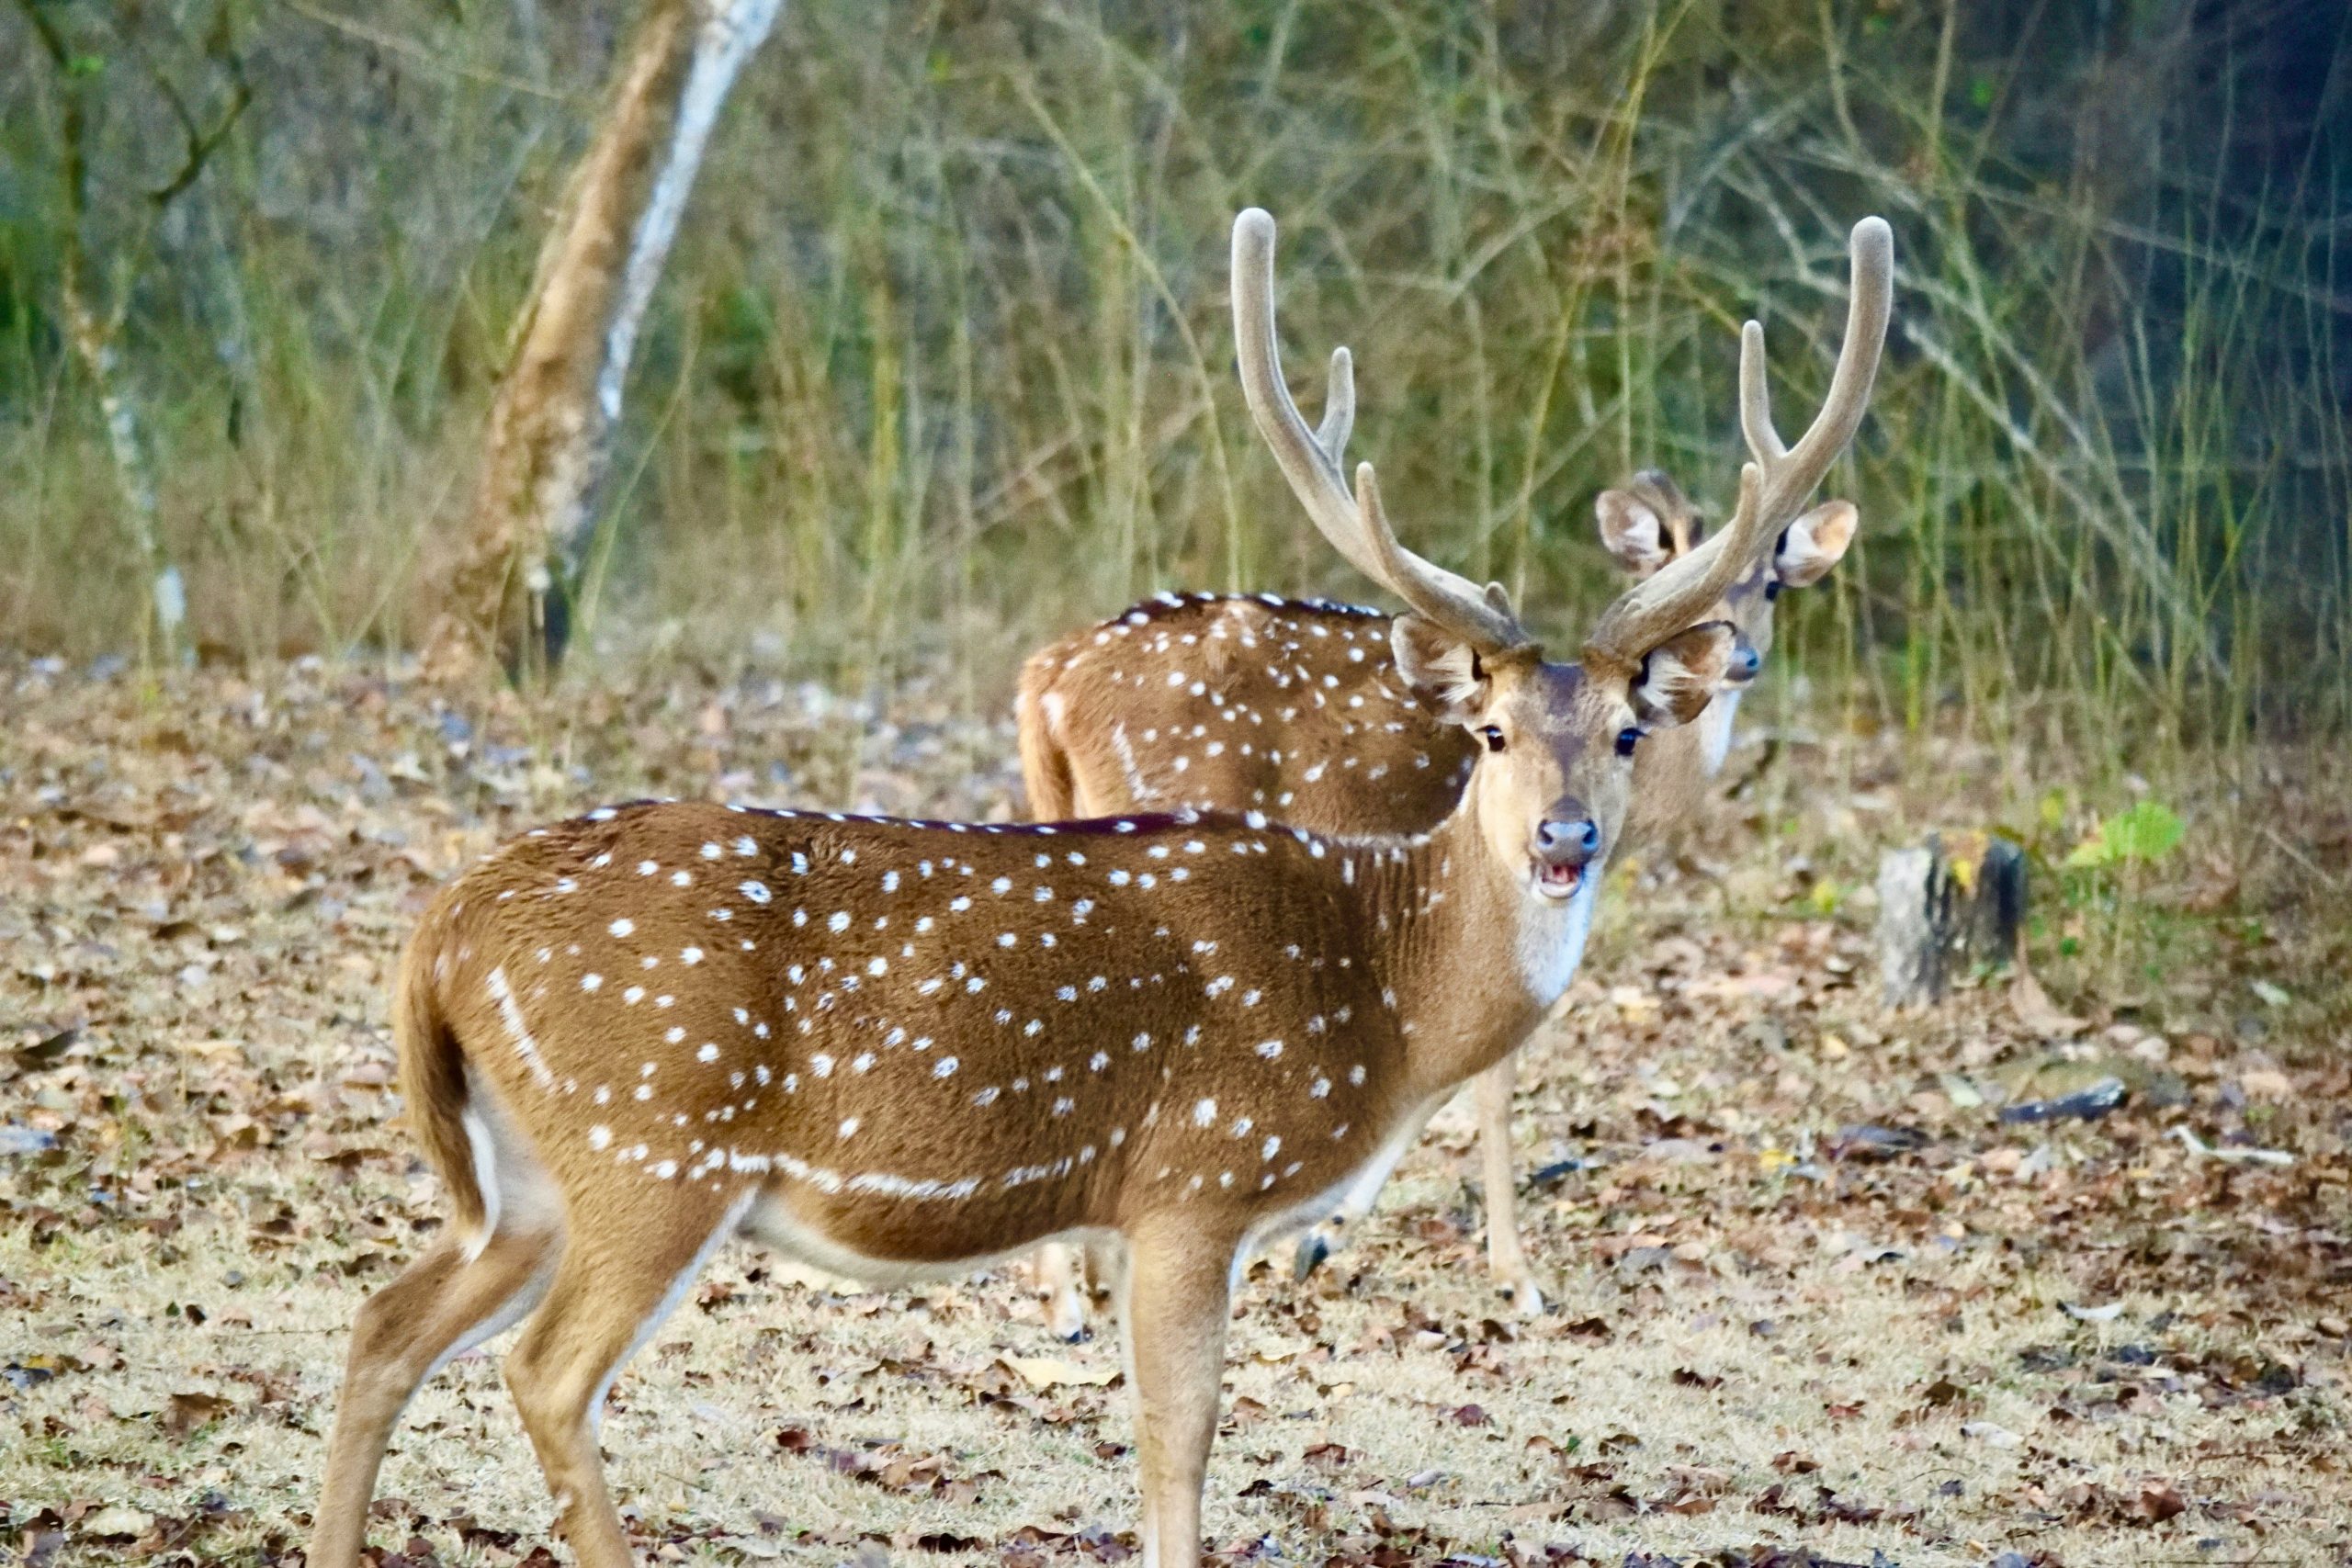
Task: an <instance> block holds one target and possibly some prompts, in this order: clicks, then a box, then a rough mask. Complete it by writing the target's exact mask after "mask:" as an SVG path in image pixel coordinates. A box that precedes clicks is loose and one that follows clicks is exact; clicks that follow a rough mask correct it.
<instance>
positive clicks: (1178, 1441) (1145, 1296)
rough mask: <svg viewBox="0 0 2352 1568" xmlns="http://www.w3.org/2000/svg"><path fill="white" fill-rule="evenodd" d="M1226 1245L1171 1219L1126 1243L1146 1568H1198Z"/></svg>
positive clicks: (1229, 1278)
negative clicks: (1203, 1485) (1202, 1485)
mask: <svg viewBox="0 0 2352 1568" xmlns="http://www.w3.org/2000/svg"><path fill="white" fill-rule="evenodd" d="M1237 1246H1238V1243H1237V1241H1236V1240H1235V1238H1232V1237H1229V1236H1223V1237H1212V1236H1204V1235H1201V1234H1200V1233H1198V1232H1197V1231H1187V1230H1186V1229H1185V1228H1184V1227H1183V1226H1182V1224H1178V1223H1176V1222H1175V1221H1174V1219H1173V1217H1172V1216H1170V1218H1169V1219H1168V1220H1167V1221H1166V1222H1165V1223H1163V1224H1158V1225H1154V1226H1150V1227H1148V1228H1146V1229H1144V1230H1143V1231H1142V1232H1140V1233H1139V1234H1137V1235H1135V1236H1134V1237H1132V1238H1131V1240H1130V1245H1129V1247H1128V1251H1127V1258H1126V1269H1125V1289H1124V1291H1123V1292H1122V1295H1123V1296H1124V1298H1125V1310H1124V1312H1123V1313H1122V1316H1124V1317H1125V1320H1126V1321H1125V1326H1126V1340H1127V1360H1128V1367H1129V1377H1128V1380H1127V1381H1128V1382H1129V1383H1130V1384H1132V1385H1133V1387H1134V1389H1135V1398H1136V1457H1137V1459H1138V1461H1140V1469H1141V1472H1142V1475H1141V1488H1142V1495H1143V1568H1197V1564H1198V1563H1199V1561H1200V1553H1201V1484H1202V1482H1203V1481H1204V1479H1205V1477H1206V1475H1207V1473H1208V1461H1209V1444H1210V1442H1211V1441H1212V1440H1213V1439H1214V1438H1216V1418H1217V1402H1218V1390H1219V1385H1220V1384H1221V1382H1223V1379H1224V1375H1225V1325H1226V1320H1227V1318H1228V1317H1229V1316H1231V1315H1232V1311H1233V1261H1234V1253H1235V1250H1236V1247H1237Z"/></svg>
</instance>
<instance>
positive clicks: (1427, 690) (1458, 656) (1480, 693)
mask: <svg viewBox="0 0 2352 1568" xmlns="http://www.w3.org/2000/svg"><path fill="white" fill-rule="evenodd" d="M1388 647H1389V650H1390V651H1391V652H1392V653H1394V654H1395V655H1396V656H1397V674H1399V675H1401V676H1403V677H1404V678H1405V684H1406V685H1407V686H1408V687H1409V688H1410V689H1411V691H1412V694H1413V695H1414V696H1416V697H1418V698H1419V699H1420V701H1421V703H1422V705H1424V706H1426V707H1427V708H1429V709H1430V712H1432V713H1434V714H1436V715H1437V716H1438V717H1439V718H1440V719H1441V720H1442V721H1443V722H1445V723H1447V724H1467V723H1469V722H1470V721H1471V720H1472V719H1473V718H1475V717H1476V716H1477V715H1478V713H1479V711H1480V710H1481V709H1483V708H1484V707H1485V706H1486V705H1487V692H1488V691H1489V690H1490V689H1491V686H1492V682H1489V681H1488V680H1487V672H1486V670H1485V669H1484V668H1483V666H1482V665H1481V663H1480V661H1479V659H1478V650H1477V649H1475V648H1472V647H1471V646H1470V645H1469V644H1468V643H1466V642H1464V641H1463V640H1462V639H1461V638H1460V637H1455V636H1454V635H1453V633H1452V632H1450V631H1447V630H1446V629H1445V628H1444V627H1442V626H1439V625H1438V624H1437V623H1436V622H1435V621H1431V620H1429V619H1426V618H1424V617H1423V616H1420V615H1412V614H1410V613H1409V612H1408V614H1405V615H1399V616H1397V618H1396V620H1394V621H1392V622H1390V623H1389V626H1388Z"/></svg>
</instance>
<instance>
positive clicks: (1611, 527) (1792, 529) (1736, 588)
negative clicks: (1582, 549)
mask: <svg viewBox="0 0 2352 1568" xmlns="http://www.w3.org/2000/svg"><path fill="white" fill-rule="evenodd" d="M1592 511H1593V520H1594V521H1595V522H1596V523H1597V524H1598V525H1600V543H1601V547H1603V548H1604V549H1606V550H1607V551H1608V552H1609V554H1610V556H1611V558H1612V559H1614V560H1615V561H1616V562H1617V564H1618V565H1619V566H1621V567H1623V568H1624V570H1625V571H1626V573H1627V575H1629V576H1631V577H1632V578H1633V579H1634V581H1641V580H1642V579H1644V578H1645V577H1649V576H1651V575H1652V574H1654V573H1656V572H1657V571H1658V570H1660V569H1661V568H1663V567H1665V566H1666V565H1667V564H1668V562H1670V561H1674V560H1677V559H1679V558H1681V557H1683V556H1686V555H1688V554H1690V553H1691V551H1692V550H1694V549H1696V548H1697V547H1698V546H1699V544H1700V542H1701V541H1702V539H1704V538H1705V537H1706V532H1707V528H1706V520H1705V518H1704V517H1703V516H1702V514H1701V513H1700V511H1699V508H1698V507H1697V506H1696V505H1695V504H1694V503H1693V502H1691V499H1690V498H1689V497H1687V496H1685V495H1684V494H1683V493H1682V488H1681V487H1680V486H1679V485H1678V484H1676V483H1675V482H1674V480H1673V479H1672V478H1670V477H1669V476H1668V475H1667V474H1666V473H1664V472H1662V471H1661V470H1659V469H1657V468H1645V469H1643V470H1642V471H1641V472H1639V473H1637V474H1635V475H1634V478H1633V480H1632V482H1631V483H1629V484H1627V485H1626V486H1625V488H1623V490H1604V491H1601V492H1600V494H1599V495H1598V496H1596V497H1594V499H1593V503H1592ZM1859 519H1860V513H1858V512H1856V510H1855V508H1854V503H1853V502H1850V501H1829V502H1823V503H1822V504H1821V505H1819V506H1816V507H1815V508H1814V509H1813V510H1811V511H1810V512H1807V513H1804V515H1803V516H1802V517H1799V518H1798V519H1797V520H1796V521H1795V522H1793V523H1792V524H1790V525H1788V526H1787V527H1786V528H1784V529H1782V530H1781V537H1780V539H1779V540H1778V541H1777V542H1776V543H1775V544H1774V546H1773V547H1772V559H1771V562H1770V565H1769V566H1768V567H1767V568H1766V569H1765V570H1761V571H1753V572H1749V573H1747V575H1745V576H1743V577H1742V578H1740V579H1739V581H1736V582H1735V583H1733V584H1732V585H1731V588H1730V591H1729V592H1726V593H1725V594H1724V602H1723V609H1722V616H1723V618H1724V620H1727V621H1729V622H1730V623H1731V624H1732V627H1733V629H1734V630H1735V631H1736V632H1737V633H1738V634H1739V640H1740V645H1741V647H1742V649H1745V653H1746V656H1745V657H1740V658H1735V659H1734V660H1733V661H1732V669H1731V673H1730V677H1729V679H1730V682H1731V684H1732V686H1733V687H1734V688H1735V689H1736V688H1737V687H1739V686H1741V685H1744V684H1745V683H1746V682H1748V681H1751V680H1753V679H1755V677H1756V674H1757V672H1758V671H1760V670H1761V669H1762V668H1763V664H1764V660H1765V659H1766V658H1767V657H1769V656H1770V653H1771V651H1772V640H1773V623H1774V609H1775V607H1776V605H1777V603H1778V601H1779V599H1780V596H1781V592H1782V591H1783V590H1784V589H1790V588H1807V587H1811V586H1812V585H1813V584H1814V583H1816V582H1818V581H1821V580H1822V579H1823V578H1825V577H1826V576H1828V575H1829V571H1830V569H1831V568H1833V567H1835V566H1836V565H1837V564H1838V561H1839V560H1841V559H1842V558H1844V557H1845V554H1846V547H1848V546H1849V545H1850V544H1851V543H1853V539H1854V529H1855V526H1856V524H1857V522H1858V521H1859Z"/></svg>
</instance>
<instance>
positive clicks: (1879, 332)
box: [1584, 218, 1894, 669]
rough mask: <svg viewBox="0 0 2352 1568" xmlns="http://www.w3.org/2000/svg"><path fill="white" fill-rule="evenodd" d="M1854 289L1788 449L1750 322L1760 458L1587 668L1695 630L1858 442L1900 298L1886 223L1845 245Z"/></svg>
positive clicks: (1635, 599)
mask: <svg viewBox="0 0 2352 1568" xmlns="http://www.w3.org/2000/svg"><path fill="white" fill-rule="evenodd" d="M1848 254H1849V256H1850V257H1851V265H1852V268H1853V284H1852V288H1851V298H1850V299H1849V302H1848V305H1847V310H1846V341H1845V343H1844V344H1843V345H1841V346H1840V347H1839V349H1838V368H1837V369H1836V370H1835V371H1834V372H1832V374H1831V376H1830V378H1829V391H1828V394H1827V395H1826V397H1824V398H1823V399H1822V401H1821V412H1819V413H1817V414H1815V416H1814V421H1813V423H1812V424H1811V425H1810V426H1809V427H1807V429H1806V430H1805V433H1804V435H1802V436H1800V437H1799V438H1798V440H1797V444H1796V446H1793V447H1791V446H1784V445H1783V444H1782V443H1781V436H1780V433H1779V432H1778V431H1776V430H1774V429H1773V427H1772V403H1771V394H1770V389H1768V387H1767V385H1766V378H1765V367H1764V329H1763V328H1762V327H1760V326H1758V324H1757V323H1755V322H1754V321H1749V322H1748V323H1747V325H1746V326H1744V327H1742V328H1741V329H1740V334H1739V426H1740V433H1741V434H1742V435H1744V436H1745V437H1746V438H1747V449H1748V451H1749V453H1750V454H1751V456H1752V458H1753V460H1752V461H1750V462H1748V463H1747V464H1746V465H1744V466H1743V467H1742V468H1740V471H1739V503H1738V505H1737V506H1736V507H1735V508H1734V509H1733V512H1732V516H1731V522H1730V523H1729V525H1726V526H1725V527H1724V531H1723V532H1722V533H1720V534H1717V535H1716V536H1714V537H1713V538H1712V539H1710V540H1708V541H1707V542H1706V543H1705V544H1703V545H1702V546H1700V547H1698V548H1697V549H1695V550H1693V551H1691V553H1690V554H1689V555H1687V556H1684V557H1683V558H1681V559H1680V560H1678V561H1675V562H1673V563H1671V564H1670V565H1668V567H1667V568H1666V570H1663V571H1660V572H1658V573H1657V574H1656V575H1655V576H1653V577H1650V578H1648V579H1647V580H1645V581H1642V582H1638V583H1636V584H1634V586H1633V587H1632V588H1630V589H1628V590H1627V591H1626V592H1624V593H1623V594H1620V595H1619V596H1618V599H1617V601H1616V603H1615V604H1611V605H1610V606H1609V608H1608V609H1607V610H1606V611H1604V612H1603V613H1602V615H1601V617H1600V621H1599V622H1598V623H1597V624H1596V625H1595V626H1593V628H1592V632H1591V634H1590V635H1589V637H1587V638H1586V639H1585V647H1584V653H1585V658H1586V660H1588V661H1589V662H1600V663H1606V664H1611V665H1614V666H1616V667H1618V668H1620V669H1630V668H1632V667H1633V666H1634V665H1636V664H1638V663H1640V662H1641V660H1642V658H1643V656H1644V655H1645V654H1646V653H1647V652H1648V651H1649V650H1650V649H1651V648H1653V647H1655V646H1656V645H1657V643H1659V642H1661V641H1663V640H1664V639H1665V638H1667V637H1670V636H1672V635H1673V634H1674V633H1675V632H1677V631H1679V630H1680V629H1681V628H1682V627H1683V626H1688V625H1690V624H1691V622H1693V621H1694V620H1695V619H1696V618H1697V617H1698V616H1700V615H1702V614H1704V613H1705V612H1706V610H1707V608H1708V606H1710V605H1712V604H1713V603H1714V602H1715V601H1716V600H1718V599H1720V598H1722V597H1723V594H1724V590H1725V589H1727V588H1729V587H1730V586H1731V585H1732V583H1733V582H1735V581H1737V580H1738V578H1739V576H1740V574H1741V573H1742V572H1745V571H1746V570H1747V569H1748V568H1749V567H1750V566H1751V565H1753V564H1754V563H1755V561H1756V560H1757V559H1758V558H1760V557H1761V556H1762V555H1763V554H1764V553H1765V552H1766V551H1768V550H1769V549H1770V548H1771V547H1772V544H1773V542H1774V541H1775V540H1776V539H1777V538H1779V536H1780V531H1781V528H1782V527H1783V526H1784V525H1786V524H1787V523H1788V521H1789V520H1790V519H1791V518H1792V517H1793V516H1795V515H1796V511H1797V509H1798V508H1799V507H1801V506H1803V505H1804V502H1805V499H1806V497H1808V496H1810V495H1811V494H1812V493H1813V490H1814V487H1815V485H1817V484H1819V483H1820V482H1821V480H1822V477H1823V476H1824V475H1825V474H1826V473H1827V472H1828V471H1829V465H1830V464H1831V463H1832V462H1835V461H1836V460H1837V457H1838V453H1840V452H1842V451H1844V450H1845V449H1846V444H1847V443H1848V442H1849V441H1850V440H1852V439H1853V436H1854V430H1855V427H1856V426H1858V425H1860V423H1861V422H1862V412H1863V411H1864V410H1865V409H1867V408H1868V407H1869V406H1870V399H1871V381H1872V380H1873V379H1874V378H1876V376H1877V374H1878V362H1879V355H1880V352H1881V351H1882V350H1883V348H1884V347H1885V346H1886V323H1887V316H1888V313H1889V311H1890V310H1891V308H1892V303H1893V299H1894V232H1893V231H1891V230H1889V229H1888V228H1887V226H1886V220H1884V219H1883V218H1865V219H1863V220H1861V221H1860V223H1857V224H1855V225H1854V231H1853V234H1852V236H1851V237H1850V239H1849V242H1848Z"/></svg>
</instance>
